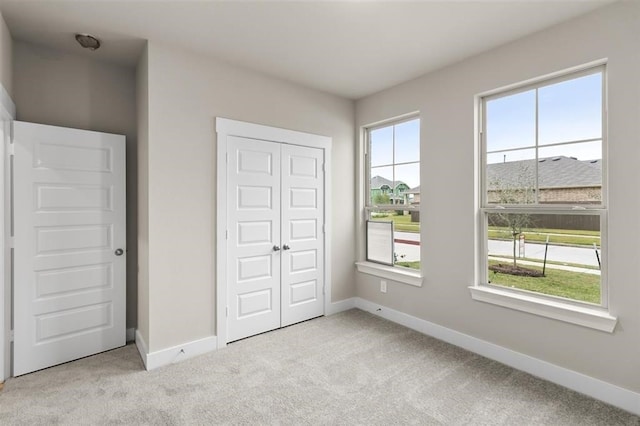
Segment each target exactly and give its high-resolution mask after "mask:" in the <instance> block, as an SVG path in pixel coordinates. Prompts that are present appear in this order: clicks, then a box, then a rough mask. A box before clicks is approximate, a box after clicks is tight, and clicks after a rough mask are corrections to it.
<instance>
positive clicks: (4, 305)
mask: <svg viewBox="0 0 640 426" xmlns="http://www.w3.org/2000/svg"><path fill="white" fill-rule="evenodd" d="M15 118H16V106H15V104H14V103H13V101H12V100H11V97H10V96H9V93H7V91H6V89H5V88H4V86H3V85H2V84H1V83H0V125H1V126H2V135H3V140H2V141H0V159H1V160H0V179H1V181H0V182H1V183H0V193H1V195H0V199H2V200H3V203H4V208H2V209H0V241H2V244H0V259H1V260H0V277H2V282H3V283H4V284H3V285H2V286H0V383H2V382H4V381H5V380H6V379H7V378H8V377H10V376H11V330H10V327H11V326H10V324H11V314H12V312H11V299H12V296H11V256H10V253H11V249H10V241H11V221H10V218H11V214H10V213H9V212H11V196H10V195H11V192H10V188H9V184H10V182H11V179H10V176H9V172H10V170H9V155H8V153H9V144H10V143H11V122H12V121H13V120H14V119H15Z"/></svg>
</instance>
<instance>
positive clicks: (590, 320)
mask: <svg viewBox="0 0 640 426" xmlns="http://www.w3.org/2000/svg"><path fill="white" fill-rule="evenodd" d="M469 290H470V291H471V298H472V299H473V300H477V301H480V302H486V303H491V304H494V305H498V306H503V307H505V308H511V309H515V310H518V311H522V312H528V313H530V314H535V315H540V316H543V317H547V318H553V319H556V320H559V321H564V322H568V323H571V324H577V325H581V326H583V327H588V328H593V329H596V330H600V331H606V332H607V333H613V330H614V329H615V328H616V324H617V322H618V319H617V318H616V317H613V316H611V315H609V313H607V312H605V311H603V310H602V309H599V308H595V307H594V308H590V307H587V306H576V305H572V304H569V303H563V302H561V301H554V300H546V299H541V298H537V297H535V296H529V295H526V294H517V293H513V292H510V291H505V290H500V289H496V288H493V287H485V286H472V287H469Z"/></svg>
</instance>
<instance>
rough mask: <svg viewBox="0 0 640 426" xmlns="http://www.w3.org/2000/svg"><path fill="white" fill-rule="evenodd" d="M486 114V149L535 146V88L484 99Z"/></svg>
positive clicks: (488, 150)
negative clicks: (485, 100) (492, 98)
mask: <svg viewBox="0 0 640 426" xmlns="http://www.w3.org/2000/svg"><path fill="white" fill-rule="evenodd" d="M486 115H487V116H486V121H487V127H486V135H485V137H486V141H487V152H491V151H498V150H503V149H513V148H522V147H528V146H534V145H535V143H536V140H535V135H536V130H535V126H536V92H535V90H529V91H527V92H522V93H517V94H515V95H510V96H505V97H502V98H498V99H494V100H490V101H487V107H486Z"/></svg>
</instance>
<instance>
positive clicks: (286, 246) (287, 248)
mask: <svg viewBox="0 0 640 426" xmlns="http://www.w3.org/2000/svg"><path fill="white" fill-rule="evenodd" d="M290 248H291V247H289V246H288V245H286V244H285V245H283V246H282V250H289V249H290Z"/></svg>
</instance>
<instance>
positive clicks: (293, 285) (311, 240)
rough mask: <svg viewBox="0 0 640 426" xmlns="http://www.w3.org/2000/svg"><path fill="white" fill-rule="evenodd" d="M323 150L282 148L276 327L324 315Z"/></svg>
mask: <svg viewBox="0 0 640 426" xmlns="http://www.w3.org/2000/svg"><path fill="white" fill-rule="evenodd" d="M322 164H323V151H322V150H321V149H317V148H308V147H302V146H296V145H282V244H283V245H282V247H283V252H282V278H281V281H282V323H281V326H282V327H284V326H287V325H290V324H294V323H297V322H300V321H304V320H308V319H311V318H315V317H317V316H320V315H322V314H323V312H324V298H323V291H324V279H323V277H324V264H323V261H324V235H323V229H322V227H323V224H324V213H323V212H324V205H323V202H324V176H323V171H322Z"/></svg>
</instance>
